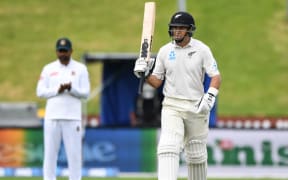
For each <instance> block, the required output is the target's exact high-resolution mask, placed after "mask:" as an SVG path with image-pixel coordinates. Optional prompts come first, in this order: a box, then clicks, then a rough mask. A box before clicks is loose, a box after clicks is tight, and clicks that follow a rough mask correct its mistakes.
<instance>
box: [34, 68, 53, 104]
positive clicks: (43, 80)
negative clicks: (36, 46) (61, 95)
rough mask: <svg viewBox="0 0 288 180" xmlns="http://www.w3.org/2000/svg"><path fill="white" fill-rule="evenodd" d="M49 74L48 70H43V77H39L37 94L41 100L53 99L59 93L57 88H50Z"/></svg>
mask: <svg viewBox="0 0 288 180" xmlns="http://www.w3.org/2000/svg"><path fill="white" fill-rule="evenodd" d="M48 78H49V74H48V72H47V68H45V67H44V68H43V70H42V72H41V75H40V77H39V80H38V83H37V89H36V94H37V96H38V97H40V98H46V99H48V98H51V97H53V96H56V95H57V93H58V88H57V87H49V79H48Z"/></svg>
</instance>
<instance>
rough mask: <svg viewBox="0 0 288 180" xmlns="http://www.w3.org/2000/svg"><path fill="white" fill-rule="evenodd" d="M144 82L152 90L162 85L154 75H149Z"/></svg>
mask: <svg viewBox="0 0 288 180" xmlns="http://www.w3.org/2000/svg"><path fill="white" fill-rule="evenodd" d="M146 82H148V83H149V84H150V85H151V86H153V87H154V88H158V87H160V86H161V84H162V82H163V81H162V80H161V79H158V78H157V77H156V76H155V75H150V76H149V77H148V78H147V79H146Z"/></svg>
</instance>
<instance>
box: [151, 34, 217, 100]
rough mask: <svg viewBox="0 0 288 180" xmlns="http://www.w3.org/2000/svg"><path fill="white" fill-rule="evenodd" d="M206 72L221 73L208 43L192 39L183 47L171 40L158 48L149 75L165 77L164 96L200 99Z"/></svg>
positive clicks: (212, 74) (213, 74)
mask: <svg viewBox="0 0 288 180" xmlns="http://www.w3.org/2000/svg"><path fill="white" fill-rule="evenodd" d="M205 73H207V75H208V76H209V77H213V76H215V75H218V74H220V73H219V70H218V68H217V63H216V60H215V59H214V57H213V55H212V52H211V50H210V48H209V47H208V46H207V45H205V44H204V43H203V42H201V41H199V40H197V39H194V38H191V40H190V42H189V44H187V45H186V46H185V47H180V46H178V45H177V44H176V43H174V42H170V43H167V44H166V45H164V46H163V47H161V48H160V50H159V52H158V55H157V59H156V64H155V68H154V70H153V73H152V74H153V75H155V76H156V77H157V78H158V79H161V80H164V79H165V84H164V89H163V94H164V95H165V96H166V97H171V98H178V99H186V100H199V99H200V98H201V97H202V96H203V94H204V85H203V81H204V77H205Z"/></svg>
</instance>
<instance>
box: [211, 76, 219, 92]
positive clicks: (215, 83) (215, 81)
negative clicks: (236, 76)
mask: <svg viewBox="0 0 288 180" xmlns="http://www.w3.org/2000/svg"><path fill="white" fill-rule="evenodd" d="M221 81H222V80H221V75H220V74H219V75H216V76H213V77H212V78H211V82H210V87H214V88H216V89H219V88H220V86H221Z"/></svg>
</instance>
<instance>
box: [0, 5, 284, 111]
mask: <svg viewBox="0 0 288 180" xmlns="http://www.w3.org/2000/svg"><path fill="white" fill-rule="evenodd" d="M145 1H146V0H83V1H79V0H62V1H59V0H49V1H40V0H38V1H37V0H25V1H23V0H1V1H0V21H1V24H0V34H1V41H0V57H1V61H0V99H1V101H9V102H11V101H12V102H13V101H16V102H19V101H36V102H37V103H38V104H39V106H40V107H44V103H45V101H44V100H40V99H39V98H37V97H36V95H35V88H36V82H37V80H38V77H39V74H40V72H41V69H42V67H43V66H44V65H45V64H47V63H48V62H51V61H52V60H54V59H55V58H56V55H55V47H54V46H55V41H56V39H57V38H58V37H60V36H68V37H70V38H71V40H72V41H73V43H74V53H73V57H74V58H75V59H78V60H79V59H80V58H81V56H82V55H83V53H84V52H138V51H139V44H140V36H141V29H142V18H143V8H144V2H145ZM155 1H156V4H157V8H156V9H157V10H156V11H157V12H156V13H157V15H156V25H155V35H154V43H153V48H152V49H153V51H154V52H157V51H158V50H159V48H160V46H161V45H163V44H164V43H166V42H168V41H170V38H169V37H168V33H167V31H168V23H169V19H170V17H171V16H172V14H173V13H174V12H175V11H177V9H178V8H177V3H176V2H177V1H176V0H170V1H164V0H155ZM111 4H113V6H111ZM56 7H57V8H56ZM187 10H188V11H190V12H191V13H192V14H193V15H194V16H195V19H196V26H197V30H196V32H195V37H196V38H199V39H201V40H202V41H203V42H205V43H206V44H207V45H209V47H210V48H211V49H212V51H213V53H214V55H215V58H216V59H217V61H218V65H219V68H220V70H221V73H222V76H223V84H222V86H221V91H220V93H219V103H218V114H219V115H227V116H230V115H231V116H249V115H255V116H281V115H282V116H287V115H288V111H287V104H288V96H287V89H288V83H286V80H287V69H288V61H287V59H288V51H287V47H288V26H287V17H286V1H284V0H266V1H264V0H233V1H231V0H213V1H199V0H189V1H187ZM98 65H100V64H97V66H96V65H92V64H91V65H89V67H88V69H89V72H90V75H91V83H92V87H93V88H95V86H98V85H99V82H100V81H101V75H100V72H101V67H99V66H98ZM131 71H132V69H131ZM98 98H99V97H96V98H95V99H92V100H91V101H89V103H88V112H89V113H93V114H94V113H98V111H99V106H98V103H99V99H98Z"/></svg>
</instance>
